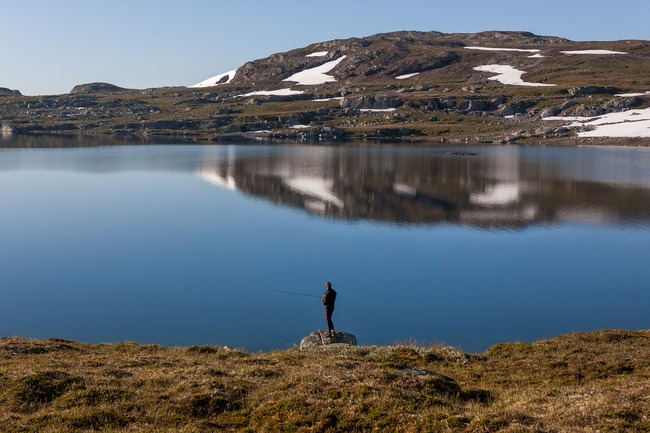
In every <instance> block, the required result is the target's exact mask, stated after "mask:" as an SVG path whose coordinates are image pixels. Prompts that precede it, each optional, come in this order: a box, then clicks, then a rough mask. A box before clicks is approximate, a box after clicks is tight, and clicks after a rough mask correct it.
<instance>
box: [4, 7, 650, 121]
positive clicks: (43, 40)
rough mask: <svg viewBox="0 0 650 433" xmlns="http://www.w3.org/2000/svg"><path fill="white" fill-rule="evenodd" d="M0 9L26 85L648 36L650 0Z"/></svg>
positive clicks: (62, 87) (40, 88) (125, 82)
mask: <svg viewBox="0 0 650 433" xmlns="http://www.w3.org/2000/svg"><path fill="white" fill-rule="evenodd" d="M0 11H1V14H2V15H1V16H0V87H9V88H11V89H18V90H20V91H21V92H22V93H23V94H26V95H36V94H40V95H42V94H57V93H66V92H68V91H69V90H70V89H71V88H72V87H73V86H74V85H76V84H81V83H89V82H94V81H104V82H109V83H112V84H116V85H118V86H122V87H129V88H146V87H159V86H174V85H191V84H195V83H197V82H199V81H202V80H204V79H206V78H209V77H211V76H213V75H216V74H218V73H221V72H225V71H228V70H230V69H235V68H237V67H238V66H240V65H241V64H243V63H245V62H246V61H249V60H254V59H258V58H262V57H266V56H268V55H269V54H272V53H275V52H279V51H287V50H290V49H293V48H299V47H303V46H305V45H308V44H310V43H313V42H321V41H326V40H330V39H342V38H348V37H352V36H356V37H361V36H368V35H371V34H375V33H383V32H389V31H396V30H421V31H426V30H437V31H441V32H445V33H454V32H478V31H484V30H525V31H530V32H533V33H536V34H540V35H549V36H561V37H566V38H569V39H573V40H598V41H604V40H618V39H650V25H648V22H649V21H650V0H619V1H612V0H608V1H601V0H547V1H539V2H531V1H528V0H519V1H512V0H505V1H500V0H493V1H485V0H454V1H447V0H440V1H436V0H390V1H385V0H373V1H365V2H362V1H357V0H326V1H311V0H309V1H305V0H295V1H289V0H230V1H221V0H212V1H210V0H183V1H180V0H179V1H170V0H157V1H154V0H151V1H145V0H111V1H99V0H56V1H54V0H0ZM0 115H1V113H0Z"/></svg>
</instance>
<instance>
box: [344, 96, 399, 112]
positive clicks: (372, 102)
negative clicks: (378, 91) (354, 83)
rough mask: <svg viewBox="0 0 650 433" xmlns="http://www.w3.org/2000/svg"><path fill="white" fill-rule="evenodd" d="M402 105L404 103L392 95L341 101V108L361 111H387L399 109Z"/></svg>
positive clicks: (352, 98) (360, 97) (358, 97)
mask: <svg viewBox="0 0 650 433" xmlns="http://www.w3.org/2000/svg"><path fill="white" fill-rule="evenodd" d="M400 105H402V101H401V100H400V99H399V98H396V97H394V96H390V95H372V96H357V97H350V98H344V99H343V100H342V101H341V108H352V109H359V110H361V109H369V110H385V109H388V108H397V107H399V106H400Z"/></svg>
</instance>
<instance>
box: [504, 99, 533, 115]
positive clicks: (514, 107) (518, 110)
mask: <svg viewBox="0 0 650 433" xmlns="http://www.w3.org/2000/svg"><path fill="white" fill-rule="evenodd" d="M533 105H535V103H534V102H532V101H518V102H512V103H510V104H501V105H500V106H499V111H498V113H499V115H501V116H514V115H515V114H525V113H526V110H527V109H528V108H529V107H532V106H533Z"/></svg>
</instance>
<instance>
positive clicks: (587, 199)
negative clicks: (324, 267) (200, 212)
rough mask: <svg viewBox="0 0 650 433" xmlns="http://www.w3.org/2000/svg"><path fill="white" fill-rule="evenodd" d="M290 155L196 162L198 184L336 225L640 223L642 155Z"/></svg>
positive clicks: (549, 151)
mask: <svg viewBox="0 0 650 433" xmlns="http://www.w3.org/2000/svg"><path fill="white" fill-rule="evenodd" d="M470 150H471V151H467V152H464V151H457V150H456V151H452V150H447V151H445V150H437V149H413V148H411V149H396V148H372V149H367V148H362V149H358V148H346V147H340V148H337V147H290V148H283V149H277V151H272V152H262V153H249V152H243V153H242V154H241V155H238V154H237V152H236V151H235V152H233V153H231V154H230V157H228V158H220V159H209V160H204V161H203V162H202V164H201V167H200V168H199V174H200V176H201V177H202V178H203V179H205V180H207V181H209V182H212V183H214V184H216V185H219V186H223V187H228V188H231V189H237V190H240V191H242V192H244V193H246V194H250V195H253V196H258V197H262V198H264V199H267V200H270V201H272V202H274V203H277V204H281V205H286V206H292V207H296V208H301V209H304V210H305V211H307V212H310V213H315V214H322V215H326V216H328V217H332V218H339V219H346V220H356V219H364V220H373V221H379V222H387V223H400V224H435V223H442V222H446V223H458V224H466V225H472V226H476V227H485V228H489V227H497V228H498V227H502V228H518V227H525V226H528V225H531V224H549V223H563V222H579V223H588V224H611V223H623V224H630V223H632V224H633V223H640V222H647V221H648V219H649V217H650V170H645V169H644V167H648V164H650V152H647V151H645V149H638V150H636V149H627V150H628V151H629V152H631V153H632V154H630V155H628V156H627V157H625V158H622V157H621V156H620V154H619V153H617V152H614V153H611V154H610V153H609V152H610V151H615V150H616V149H608V148H584V149H576V148H569V149H567V148H519V147H513V146H503V147H485V148H470Z"/></svg>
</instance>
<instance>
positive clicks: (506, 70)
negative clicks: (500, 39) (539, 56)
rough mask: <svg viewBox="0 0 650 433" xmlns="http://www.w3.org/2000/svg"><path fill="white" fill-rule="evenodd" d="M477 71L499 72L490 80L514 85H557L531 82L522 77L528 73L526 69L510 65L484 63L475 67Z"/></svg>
mask: <svg viewBox="0 0 650 433" xmlns="http://www.w3.org/2000/svg"><path fill="white" fill-rule="evenodd" d="M474 70H475V71H482V72H492V73H494V74H498V75H496V76H494V77H490V78H488V80H495V81H498V82H500V83H502V84H510V85H513V86H529V87H551V86H556V84H544V83H529V82H526V81H524V80H522V79H521V76H522V75H523V74H525V73H526V71H520V70H519V69H515V68H513V67H512V66H508V65H484V66H477V67H476V68H474Z"/></svg>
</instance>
